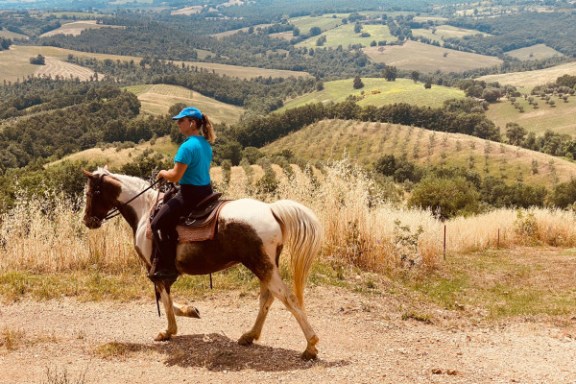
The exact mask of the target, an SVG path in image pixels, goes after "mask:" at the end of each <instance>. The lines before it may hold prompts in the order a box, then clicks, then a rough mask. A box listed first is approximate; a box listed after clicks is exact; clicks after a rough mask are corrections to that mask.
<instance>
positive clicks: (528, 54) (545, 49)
mask: <svg viewBox="0 0 576 384" xmlns="http://www.w3.org/2000/svg"><path fill="white" fill-rule="evenodd" d="M506 55H508V56H512V57H514V58H516V59H518V60H522V61H527V60H542V59H548V58H550V57H555V56H559V57H562V56H564V54H563V53H561V52H558V51H557V50H555V49H554V48H551V47H549V46H547V45H546V44H536V45H532V46H531V47H525V48H519V49H515V50H513V51H508V52H506Z"/></svg>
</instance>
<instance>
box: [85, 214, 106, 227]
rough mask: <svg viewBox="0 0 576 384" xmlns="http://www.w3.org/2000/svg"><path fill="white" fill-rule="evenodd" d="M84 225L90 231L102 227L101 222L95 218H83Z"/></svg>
mask: <svg viewBox="0 0 576 384" xmlns="http://www.w3.org/2000/svg"><path fill="white" fill-rule="evenodd" d="M84 225H86V226H87V227H88V228H90V229H96V228H100V227H101V226H102V220H100V219H99V218H97V217H95V216H90V217H86V218H84Z"/></svg>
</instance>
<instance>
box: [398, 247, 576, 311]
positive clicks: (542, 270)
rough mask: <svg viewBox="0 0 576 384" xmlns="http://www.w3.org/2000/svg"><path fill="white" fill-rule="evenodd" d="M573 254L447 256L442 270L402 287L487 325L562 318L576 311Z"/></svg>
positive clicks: (522, 252)
mask: <svg viewBox="0 0 576 384" xmlns="http://www.w3.org/2000/svg"><path fill="white" fill-rule="evenodd" d="M574 261H576V252H574V250H570V251H558V250H554V249H537V248H527V249H516V250H493V251H486V252H483V253H478V254H476V253H474V254H469V255H452V256H450V257H449V259H448V261H447V262H446V264H445V268H444V269H443V270H442V271H440V272H437V273H434V274H430V275H427V276H423V277H422V278H421V280H419V281H407V282H406V285H407V286H409V287H411V288H412V289H414V290H415V291H417V292H420V293H422V294H424V296H425V297H427V298H429V299H430V300H432V301H433V302H435V303H436V304H438V305H440V306H442V307H444V308H447V309H456V310H462V311H470V312H475V311H477V310H478V309H480V310H482V311H484V312H485V316H486V317H487V318H488V319H501V318H507V317H518V316H538V315H549V316H563V315H569V314H570V313H574V310H576V289H575V288H574V286H573V285H572V284H571V281H572V280H573V279H572V278H571V276H573V274H574V273H576V264H575V263H574Z"/></svg>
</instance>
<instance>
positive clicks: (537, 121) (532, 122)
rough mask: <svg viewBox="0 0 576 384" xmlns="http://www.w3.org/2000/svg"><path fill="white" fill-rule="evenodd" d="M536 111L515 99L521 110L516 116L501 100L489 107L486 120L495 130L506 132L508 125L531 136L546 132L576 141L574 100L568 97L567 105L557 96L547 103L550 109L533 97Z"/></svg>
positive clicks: (512, 109)
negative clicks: (488, 120) (569, 136)
mask: <svg viewBox="0 0 576 384" xmlns="http://www.w3.org/2000/svg"><path fill="white" fill-rule="evenodd" d="M534 100H535V102H536V103H538V107H537V108H534V107H533V105H530V104H528V101H527V100H526V99H524V98H523V97H518V98H516V103H517V104H518V105H519V106H520V107H522V108H523V109H524V112H519V111H518V109H516V108H514V107H513V106H512V104H511V102H510V101H507V100H505V99H504V100H501V101H500V102H498V103H495V104H490V108H489V109H488V111H486V116H487V117H488V118H489V119H490V120H492V121H493V122H494V123H495V124H496V125H497V126H499V127H500V128H501V129H502V132H504V131H505V129H504V128H505V127H506V124H507V123H517V124H519V125H520V126H522V127H523V128H525V129H526V130H527V131H528V132H534V133H535V134H536V136H540V135H543V134H544V132H545V131H546V130H551V131H553V132H557V133H562V134H568V135H571V136H573V137H576V97H574V96H567V102H566V101H564V100H563V99H562V98H560V97H557V96H552V97H551V99H550V100H552V101H553V102H554V106H553V107H552V106H550V105H549V104H547V103H546V101H545V100H544V99H541V98H539V97H536V96H534Z"/></svg>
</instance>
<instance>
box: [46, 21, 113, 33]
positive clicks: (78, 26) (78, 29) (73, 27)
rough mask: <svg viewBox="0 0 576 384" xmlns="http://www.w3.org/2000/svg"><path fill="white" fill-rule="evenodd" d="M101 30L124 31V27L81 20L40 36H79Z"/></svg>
mask: <svg viewBox="0 0 576 384" xmlns="http://www.w3.org/2000/svg"><path fill="white" fill-rule="evenodd" d="M101 28H118V29H123V28H124V27H122V26H118V25H104V24H96V20H81V21H73V22H71V23H66V24H63V25H62V26H61V27H60V28H57V29H54V30H52V31H49V32H46V33H43V34H42V35H40V37H49V36H55V35H72V36H78V35H80V34H81V33H82V31H85V30H87V29H101Z"/></svg>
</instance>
